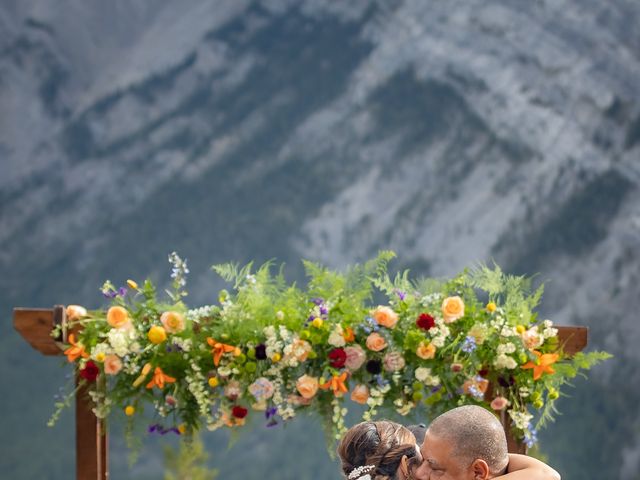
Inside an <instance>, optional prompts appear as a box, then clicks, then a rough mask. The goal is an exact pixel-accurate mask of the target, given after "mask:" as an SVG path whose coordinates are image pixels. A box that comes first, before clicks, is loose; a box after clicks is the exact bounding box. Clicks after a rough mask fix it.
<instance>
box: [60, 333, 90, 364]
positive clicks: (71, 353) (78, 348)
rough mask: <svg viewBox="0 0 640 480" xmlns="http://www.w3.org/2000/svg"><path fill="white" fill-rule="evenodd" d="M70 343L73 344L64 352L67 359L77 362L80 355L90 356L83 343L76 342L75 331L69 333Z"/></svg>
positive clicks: (83, 356)
mask: <svg viewBox="0 0 640 480" xmlns="http://www.w3.org/2000/svg"><path fill="white" fill-rule="evenodd" d="M69 343H70V344H71V346H70V347H69V348H67V349H66V350H65V351H64V354H65V355H66V356H67V360H69V361H70V362H75V361H76V360H77V359H78V357H82V358H89V354H88V353H87V352H86V351H85V349H84V347H83V346H82V344H80V343H76V338H75V335H74V334H73V333H72V334H71V335H69Z"/></svg>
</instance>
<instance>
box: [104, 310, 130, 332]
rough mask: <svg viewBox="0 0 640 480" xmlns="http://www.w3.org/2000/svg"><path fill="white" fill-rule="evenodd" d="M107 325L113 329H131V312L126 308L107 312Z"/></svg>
mask: <svg viewBox="0 0 640 480" xmlns="http://www.w3.org/2000/svg"><path fill="white" fill-rule="evenodd" d="M107 323H108V324H109V325H111V326H112V327H113V328H121V329H122V328H129V327H131V319H130V318H129V312H127V310H126V309H125V308H124V307H120V306H115V307H111V308H110V309H109V310H108V311H107Z"/></svg>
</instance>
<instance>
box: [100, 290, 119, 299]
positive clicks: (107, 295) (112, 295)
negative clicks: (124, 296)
mask: <svg viewBox="0 0 640 480" xmlns="http://www.w3.org/2000/svg"><path fill="white" fill-rule="evenodd" d="M102 295H103V296H104V297H105V298H116V297H117V296H118V292H116V291H115V290H111V289H109V290H102Z"/></svg>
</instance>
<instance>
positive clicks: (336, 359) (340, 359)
mask: <svg viewBox="0 0 640 480" xmlns="http://www.w3.org/2000/svg"><path fill="white" fill-rule="evenodd" d="M329 360H331V362H329V365H331V366H332V367H333V368H342V367H344V364H345V362H346V361H347V352H345V351H344V348H334V349H333V350H331V351H330V352H329Z"/></svg>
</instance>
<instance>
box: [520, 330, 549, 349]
mask: <svg viewBox="0 0 640 480" xmlns="http://www.w3.org/2000/svg"><path fill="white" fill-rule="evenodd" d="M521 337H522V343H523V345H524V346H525V348H526V349H527V350H535V349H536V348H538V347H540V346H541V345H542V344H543V342H544V338H543V336H542V335H540V333H539V332H538V327H531V328H530V329H529V330H526V331H525V332H523V333H522V335H521Z"/></svg>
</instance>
